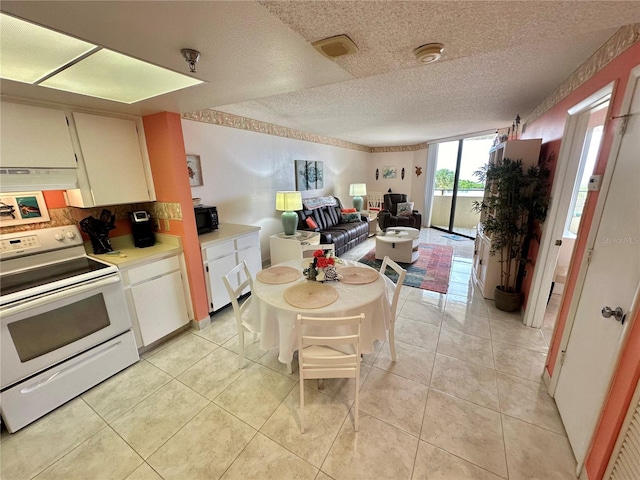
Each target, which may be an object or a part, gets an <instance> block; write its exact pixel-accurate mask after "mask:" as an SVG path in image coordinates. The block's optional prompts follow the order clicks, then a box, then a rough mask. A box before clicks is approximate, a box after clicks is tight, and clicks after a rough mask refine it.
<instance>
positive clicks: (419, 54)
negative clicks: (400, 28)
mask: <svg viewBox="0 0 640 480" xmlns="http://www.w3.org/2000/svg"><path fill="white" fill-rule="evenodd" d="M443 50H444V45H443V44H441V43H427V44H426V45H422V46H421V47H418V48H416V49H415V50H414V51H413V54H414V55H415V56H416V60H418V62H420V63H433V62H437V61H438V60H440V57H441V56H442V51H443Z"/></svg>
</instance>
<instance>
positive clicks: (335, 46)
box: [311, 35, 358, 58]
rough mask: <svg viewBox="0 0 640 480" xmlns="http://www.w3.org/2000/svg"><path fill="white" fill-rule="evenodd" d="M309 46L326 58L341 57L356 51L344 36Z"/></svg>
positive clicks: (326, 39) (350, 41)
mask: <svg viewBox="0 0 640 480" xmlns="http://www.w3.org/2000/svg"><path fill="white" fill-rule="evenodd" d="M311 45H313V46H314V47H315V48H316V50H318V51H319V52H320V53H321V54H323V55H324V56H325V57H327V58H336V57H342V56H344V55H349V54H351V53H356V52H357V51H358V47H356V44H355V43H353V41H352V40H351V39H350V38H349V37H347V36H346V35H337V36H335V37H330V38H325V39H324V40H318V41H317V42H313V43H312V44H311Z"/></svg>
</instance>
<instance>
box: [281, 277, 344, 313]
mask: <svg viewBox="0 0 640 480" xmlns="http://www.w3.org/2000/svg"><path fill="white" fill-rule="evenodd" d="M284 299H285V300H286V301H287V303H288V304H289V305H293V306H294V307H298V308H321V307H326V306H327V305H331V304H332V303H333V302H335V301H336V300H337V299H338V291H337V290H336V289H335V288H333V287H332V286H331V285H326V284H324V283H320V282H304V283H299V284H297V285H294V286H292V287H289V288H287V289H286V290H285V291H284Z"/></svg>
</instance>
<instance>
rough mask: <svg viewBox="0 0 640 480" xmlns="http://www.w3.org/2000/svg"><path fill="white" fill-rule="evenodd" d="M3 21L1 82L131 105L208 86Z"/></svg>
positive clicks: (10, 20) (36, 28)
mask: <svg viewBox="0 0 640 480" xmlns="http://www.w3.org/2000/svg"><path fill="white" fill-rule="evenodd" d="M0 22H1V23H0V26H1V31H0V33H1V42H0V43H1V45H2V47H1V48H2V50H1V51H0V52H1V55H2V56H1V57H0V77H1V78H6V79H9V80H15V81H18V82H24V83H31V84H37V85H41V86H44V87H49V88H53V89H56V90H63V91H66V92H72V93H77V94H80V95H88V96H91V97H97V98H103V99H105V100H112V101H115V102H120V103H127V104H131V103H136V102H140V101H142V100H146V99H148V98H151V97H155V96H158V95H163V94H165V93H169V92H174V91H176V90H180V89H183V88H187V87H192V86H194V85H198V84H201V83H204V82H203V81H202V80H198V79H197V78H193V77H190V76H187V75H183V74H181V73H177V72H173V71H171V70H167V69H166V68H162V67H158V66H156V65H152V64H150V63H147V62H143V61H141V60H138V59H135V58H132V57H128V56H126V55H123V54H121V53H117V52H114V51H112V50H108V49H106V48H101V47H99V46H97V45H92V44H90V43H87V42H84V41H82V40H78V39H75V38H72V37H69V36H67V35H64V34H61V33H58V32H54V31H52V30H49V29H47V28H43V27H41V26H38V25H34V24H32V23H29V22H25V21H23V20H20V19H17V18H14V17H11V16H9V15H5V14H1V16H0Z"/></svg>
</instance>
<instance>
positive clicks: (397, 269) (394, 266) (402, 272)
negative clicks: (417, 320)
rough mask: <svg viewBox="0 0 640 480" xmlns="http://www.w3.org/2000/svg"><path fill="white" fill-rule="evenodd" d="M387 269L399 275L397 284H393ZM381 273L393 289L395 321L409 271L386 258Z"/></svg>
mask: <svg viewBox="0 0 640 480" xmlns="http://www.w3.org/2000/svg"><path fill="white" fill-rule="evenodd" d="M387 267H389V268H391V269H392V270H393V271H395V272H396V273H397V274H398V280H397V281H396V283H395V284H394V283H393V280H391V279H390V278H389V277H387V276H386V275H385V271H386V270H387ZM380 273H381V274H382V276H383V277H384V281H385V283H386V284H387V286H388V287H390V288H392V289H393V296H392V297H391V317H392V319H394V320H395V318H396V310H397V309H398V299H399V298H400V289H401V288H402V284H403V282H404V277H406V275H407V271H406V270H405V269H404V268H402V267H401V266H400V265H398V264H397V263H396V262H394V261H393V260H391V259H390V258H389V257H384V260H382V265H380Z"/></svg>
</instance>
